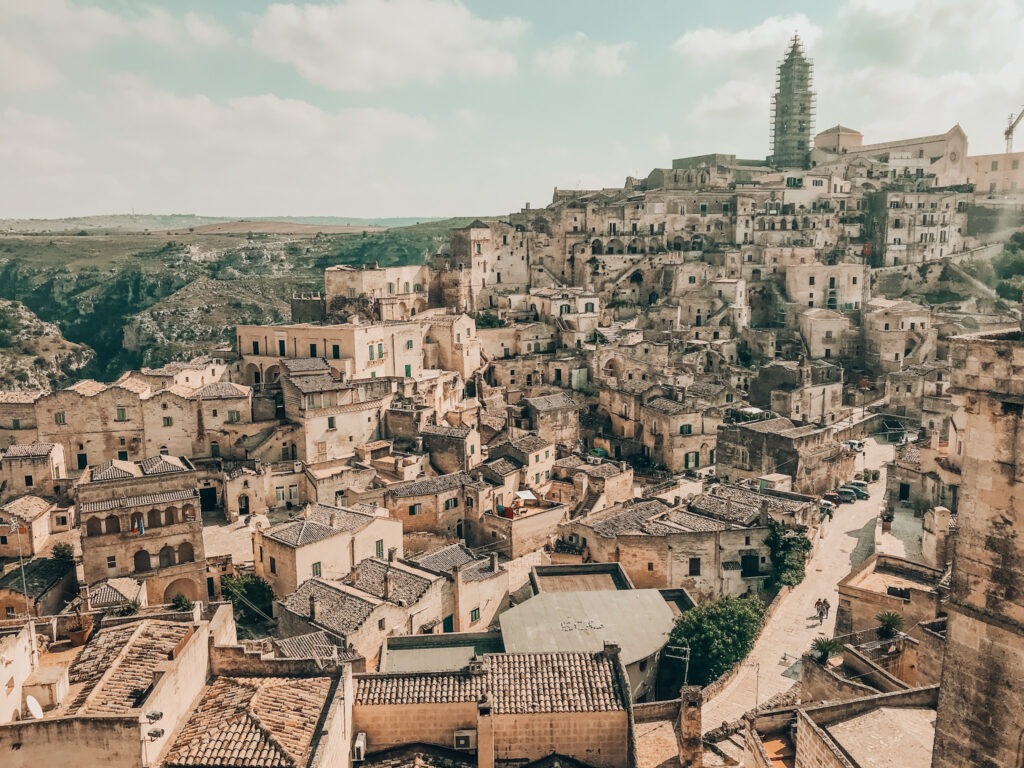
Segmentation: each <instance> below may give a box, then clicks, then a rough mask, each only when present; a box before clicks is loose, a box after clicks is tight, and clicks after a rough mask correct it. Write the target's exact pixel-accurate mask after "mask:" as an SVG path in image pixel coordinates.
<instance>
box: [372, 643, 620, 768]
mask: <svg viewBox="0 0 1024 768" xmlns="http://www.w3.org/2000/svg"><path fill="white" fill-rule="evenodd" d="M616 650H617V649H615V648H612V647H609V649H608V650H606V651H602V652H600V653H523V654H501V653H496V654H486V655H484V656H483V657H482V658H479V659H474V660H472V661H471V662H470V664H469V666H468V668H465V669H460V670H458V671H454V672H426V673H407V674H381V675H358V676H356V677H355V689H356V690H355V704H354V706H353V708H352V728H353V731H354V732H356V733H357V734H364V739H365V743H366V750H367V754H368V756H370V757H371V758H372V756H373V755H374V754H375V753H379V752H382V751H384V750H389V749H392V748H395V747H399V746H403V745H411V744H424V745H436V746H440V747H452V746H454V747H455V748H456V749H461V750H468V751H473V750H475V751H476V764H477V766H478V768H494V767H495V765H498V764H504V763H506V762H508V761H516V762H530V761H533V760H538V759H540V758H542V757H547V756H548V755H551V754H553V753H556V754H558V755H564V756H565V757H566V758H568V759H571V760H573V761H575V762H577V763H581V764H584V765H588V766H594V768H626V766H627V765H629V754H630V745H631V743H632V742H631V738H632V737H631V733H630V727H629V713H628V707H629V682H628V680H627V679H626V675H625V670H624V669H623V668H622V665H621V662H620V661H619V660H618V658H617V655H616V653H615V652H616Z"/></svg>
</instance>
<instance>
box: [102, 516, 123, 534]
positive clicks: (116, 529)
mask: <svg viewBox="0 0 1024 768" xmlns="http://www.w3.org/2000/svg"><path fill="white" fill-rule="evenodd" d="M103 530H104V531H106V532H107V533H120V532H121V518H119V517H118V516H117V515H110V516H109V517H107V519H106V520H104V521H103Z"/></svg>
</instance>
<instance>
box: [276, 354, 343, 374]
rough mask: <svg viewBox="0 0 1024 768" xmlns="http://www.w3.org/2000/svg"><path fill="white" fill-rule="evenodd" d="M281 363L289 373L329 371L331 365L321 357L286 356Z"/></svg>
mask: <svg viewBox="0 0 1024 768" xmlns="http://www.w3.org/2000/svg"><path fill="white" fill-rule="evenodd" d="M281 365H283V366H284V367H285V370H287V371H288V372H289V373H308V372H309V371H325V372H326V371H329V370H330V369H331V366H329V365H328V364H327V361H326V360H324V359H323V358H322V357H286V358H284V359H282V360H281Z"/></svg>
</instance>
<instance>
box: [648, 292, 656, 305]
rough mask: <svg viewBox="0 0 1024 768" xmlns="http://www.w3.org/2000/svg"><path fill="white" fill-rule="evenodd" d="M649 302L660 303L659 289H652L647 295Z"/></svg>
mask: <svg viewBox="0 0 1024 768" xmlns="http://www.w3.org/2000/svg"><path fill="white" fill-rule="evenodd" d="M647 303H648V304H657V303H658V292H657V291H651V292H650V293H649V294H648V295H647Z"/></svg>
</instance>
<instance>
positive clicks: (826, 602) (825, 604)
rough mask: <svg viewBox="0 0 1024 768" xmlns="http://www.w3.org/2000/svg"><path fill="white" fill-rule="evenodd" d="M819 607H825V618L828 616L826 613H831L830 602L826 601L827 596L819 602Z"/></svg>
mask: <svg viewBox="0 0 1024 768" xmlns="http://www.w3.org/2000/svg"><path fill="white" fill-rule="evenodd" d="M821 607H822V608H824V609H825V618H826V619H827V618H828V615H829V613H831V612H832V604H831V603H829V601H828V598H827V597H826V598H825V599H824V600H822V602H821Z"/></svg>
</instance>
